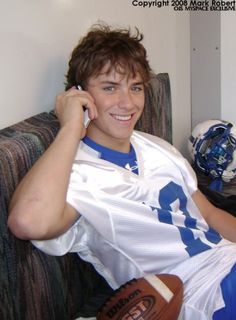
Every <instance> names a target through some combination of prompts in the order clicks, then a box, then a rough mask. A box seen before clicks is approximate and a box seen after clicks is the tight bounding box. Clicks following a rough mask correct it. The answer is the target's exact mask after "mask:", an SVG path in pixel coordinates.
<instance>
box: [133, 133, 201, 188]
mask: <svg viewBox="0 0 236 320" xmlns="http://www.w3.org/2000/svg"><path fill="white" fill-rule="evenodd" d="M136 133H137V132H136ZM138 135H139V136H141V137H144V138H147V139H148V140H149V141H151V143H154V144H155V145H156V147H157V148H160V151H161V152H163V153H165V155H166V156H167V157H168V158H169V159H170V160H171V161H172V162H173V163H175V164H176V165H177V167H178V168H179V170H180V171H181V174H182V176H183V179H184V181H185V184H186V187H187V189H188V191H189V193H190V194H193V193H194V192H195V191H197V189H198V187H197V176H196V174H195V172H194V170H193V168H192V166H191V165H190V163H189V162H188V160H187V159H186V158H184V157H183V155H182V154H181V153H180V152H179V151H178V150H177V149H176V148H175V147H174V146H173V145H171V144H170V143H169V142H167V141H165V140H164V139H162V138H159V137H156V136H153V135H150V134H148V133H144V132H138Z"/></svg>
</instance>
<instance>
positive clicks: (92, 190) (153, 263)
mask: <svg viewBox="0 0 236 320" xmlns="http://www.w3.org/2000/svg"><path fill="white" fill-rule="evenodd" d="M131 143H132V145H133V147H134V149H135V152H136V155H137V162H138V168H139V175H136V174H134V173H133V172H131V171H128V170H126V169H124V168H122V167H119V166H117V165H115V164H113V163H110V162H107V161H105V160H102V159H100V158H99V156H98V154H97V152H96V151H94V150H93V149H91V148H90V147H88V146H87V145H85V144H84V143H83V142H81V143H80V146H79V149H78V152H77V155H76V157H75V161H74V164H73V167H72V173H71V177H70V184H69V189H68V194H67V201H68V203H70V204H71V205H72V206H73V207H74V208H76V210H77V211H78V212H79V213H80V214H81V218H80V219H79V220H78V221H77V223H76V224H75V225H74V226H73V227H72V228H71V229H69V230H68V231H67V232H66V233H65V234H63V235H62V236H60V237H58V238H57V239H52V240H47V241H34V242H33V243H34V244H35V245H36V246H37V247H38V248H40V249H42V250H43V251H45V252H47V253H49V254H53V255H63V254H65V253H66V252H69V251H70V252H78V254H79V255H80V257H81V258H83V259H84V260H86V261H89V262H91V263H92V264H93V265H94V267H95V268H96V269H97V271H98V272H100V273H101V274H102V275H103V276H104V277H105V278H106V280H107V281H108V282H109V283H110V285H111V286H112V287H113V288H116V287H118V286H120V285H121V284H123V283H125V282H126V281H128V280H130V279H131V278H134V277H136V278H138V277H141V276H143V275H144V274H149V273H156V274H157V273H164V272H169V273H173V274H177V275H179V276H180V278H182V280H183V281H184V283H185V287H186V288H185V301H186V304H185V305H184V307H183V308H182V311H181V319H190V317H189V316H190V315H191V316H195V319H207V320H208V319H211V316H212V314H213V312H214V310H216V309H219V308H220V307H222V306H223V305H224V304H223V300H222V297H221V294H220V285H219V284H220V281H221V279H222V278H223V277H224V275H225V274H227V273H228V272H229V270H230V268H231V266H232V265H233V264H234V262H235V260H236V259H235V258H232V257H233V256H235V254H232V251H234V253H236V246H235V245H232V244H231V243H230V242H229V241H226V240H224V239H222V238H221V237H220V235H219V234H218V233H216V232H215V231H214V230H210V229H209V227H208V225H207V223H206V222H205V220H204V219H203V217H202V216H201V214H200V212H199V210H198V208H197V207H196V205H195V203H194V202H193V200H192V197H191V194H192V193H193V192H195V191H196V190H197V181H196V177H195V174H194V172H193V170H192V169H191V167H190V165H189V164H188V162H187V161H186V160H185V159H184V158H183V157H182V156H181V155H180V154H179V152H178V151H177V150H176V149H174V148H173V147H172V146H171V145H169V144H168V143H167V142H165V141H163V140H162V139H160V138H157V137H154V136H151V135H148V134H143V133H142V134H141V133H138V132H134V133H133V135H132V137H131ZM222 246H225V247H227V249H225V247H224V248H222ZM227 250H228V251H227ZM216 252H217V255H216ZM225 252H229V257H230V258H229V259H228V263H226V264H224V266H219V267H218V268H217V265H218V264H219V265H220V263H219V262H220V261H221V259H222V257H224V255H225ZM190 257H191V258H190ZM209 261H210V262H211V261H214V263H213V264H212V263H209ZM213 267H214V268H216V271H215V272H212V268H213ZM207 268H208V270H209V273H210V275H207V274H206V269H207ZM221 269H222V270H221ZM219 270H220V271H219ZM203 277H205V278H204V279H205V280H206V281H210V280H208V279H211V277H212V280H211V283H210V286H208V287H206V288H205V286H204V290H205V291H204V290H203V289H201V290H200V291H197V290H196V284H197V287H199V285H200V283H199V284H198V282H199V281H200V279H203ZM205 280H204V281H205ZM213 283H214V284H213ZM201 285H202V283H201ZM193 290H194V291H193ZM213 291H215V292H218V294H217V298H216V297H214V301H211V302H209V303H208V305H206V304H205V302H206V301H208V300H209V299H210V297H211V296H212V292H213ZM207 299H208V300H207ZM199 301H200V302H199ZM197 303H198V305H197ZM198 308H199V311H197V309H198ZM198 312H199V314H198ZM196 316H197V317H196Z"/></svg>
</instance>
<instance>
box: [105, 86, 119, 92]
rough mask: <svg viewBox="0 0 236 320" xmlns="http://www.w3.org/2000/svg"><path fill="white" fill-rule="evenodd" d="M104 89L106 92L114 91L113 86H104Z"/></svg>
mask: <svg viewBox="0 0 236 320" xmlns="http://www.w3.org/2000/svg"><path fill="white" fill-rule="evenodd" d="M102 89H103V90H104V91H107V92H113V91H115V89H116V88H115V86H106V87H103V88H102Z"/></svg>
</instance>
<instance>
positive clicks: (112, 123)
mask: <svg viewBox="0 0 236 320" xmlns="http://www.w3.org/2000/svg"><path fill="white" fill-rule="evenodd" d="M86 90H87V91H88V92H89V93H90V94H91V95H92V97H93V98H94V101H95V105H96V107H97V111H98V118H97V119H95V120H93V121H91V123H90V125H89V127H88V129H87V136H88V137H89V138H91V139H92V140H94V141H95V142H97V143H99V144H101V145H103V146H105V147H108V148H111V149H113V150H117V151H121V152H129V149H130V136H131V135H132V132H133V129H134V126H135V124H136V122H137V121H138V119H139V117H140V116H141V114H142V111H143V108H144V83H143V80H142V78H141V76H140V75H139V74H138V73H137V74H136V75H135V76H134V77H133V78H132V77H131V76H130V75H129V76H128V75H126V74H123V73H119V72H117V71H116V70H114V69H112V70H111V72H109V73H106V72H102V73H101V74H100V75H98V76H97V77H91V78H90V79H89V81H88V85H87V88H86Z"/></svg>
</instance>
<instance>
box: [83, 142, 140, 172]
mask: <svg viewBox="0 0 236 320" xmlns="http://www.w3.org/2000/svg"><path fill="white" fill-rule="evenodd" d="M83 142H84V143H85V144H87V145H88V146H89V147H90V148H92V149H94V150H96V151H98V152H99V154H100V158H101V159H103V160H106V161H109V162H111V163H114V164H116V165H118V166H120V167H122V168H125V169H127V170H130V171H132V172H134V173H136V174H138V164H137V158H136V153H135V150H134V148H133V146H132V144H131V145H130V152H128V153H124V152H119V151H116V150H112V149H110V148H107V147H104V146H102V145H101V144H98V143H96V142H94V141H93V140H92V139H90V138H89V137H84V138H83Z"/></svg>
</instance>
